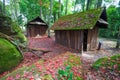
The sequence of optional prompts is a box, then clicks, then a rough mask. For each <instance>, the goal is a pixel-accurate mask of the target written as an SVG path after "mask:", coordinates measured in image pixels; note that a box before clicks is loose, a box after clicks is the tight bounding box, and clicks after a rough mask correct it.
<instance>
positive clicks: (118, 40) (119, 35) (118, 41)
mask: <svg viewBox="0 0 120 80" xmlns="http://www.w3.org/2000/svg"><path fill="white" fill-rule="evenodd" d="M119 46H120V28H119V33H118V38H117V43H116V48H119Z"/></svg>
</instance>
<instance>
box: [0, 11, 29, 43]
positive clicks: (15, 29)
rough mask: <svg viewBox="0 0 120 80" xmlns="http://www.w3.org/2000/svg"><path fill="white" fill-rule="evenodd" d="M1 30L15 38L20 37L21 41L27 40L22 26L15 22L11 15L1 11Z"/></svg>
mask: <svg viewBox="0 0 120 80" xmlns="http://www.w3.org/2000/svg"><path fill="white" fill-rule="evenodd" d="M0 32H1V33H3V34H6V35H8V36H11V37H13V38H14V39H18V40H19V41H20V42H21V43H23V42H26V41H27V39H26V37H25V35H24V34H23V33H22V30H21V29H20V27H19V26H18V25H17V24H16V23H15V22H13V21H12V19H11V18H10V17H8V16H6V15H4V14H1V13H0Z"/></svg>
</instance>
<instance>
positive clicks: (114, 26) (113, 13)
mask: <svg viewBox="0 0 120 80" xmlns="http://www.w3.org/2000/svg"><path fill="white" fill-rule="evenodd" d="M119 13H120V7H116V6H113V5H111V6H110V7H109V8H108V9H107V15H108V16H107V17H108V23H109V26H108V29H106V30H105V29H100V33H99V36H101V37H106V38H117V36H118V33H119V28H120V26H119V25H120V23H119V20H120V15H119ZM104 33H105V34H104Z"/></svg>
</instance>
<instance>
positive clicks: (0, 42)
mask: <svg viewBox="0 0 120 80" xmlns="http://www.w3.org/2000/svg"><path fill="white" fill-rule="evenodd" d="M22 59H23V56H22V53H21V52H20V51H19V49H18V48H17V46H15V45H14V44H12V43H11V42H10V41H8V40H7V39H4V38H0V73H2V72H5V71H7V70H11V69H12V68H14V67H15V66H17V65H18V64H19V63H20V61H21V60H22Z"/></svg>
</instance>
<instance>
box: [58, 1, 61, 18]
mask: <svg viewBox="0 0 120 80" xmlns="http://www.w3.org/2000/svg"><path fill="white" fill-rule="evenodd" d="M60 14H61V0H59V12H58V18H59V17H60V16H61V15H60Z"/></svg>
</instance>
